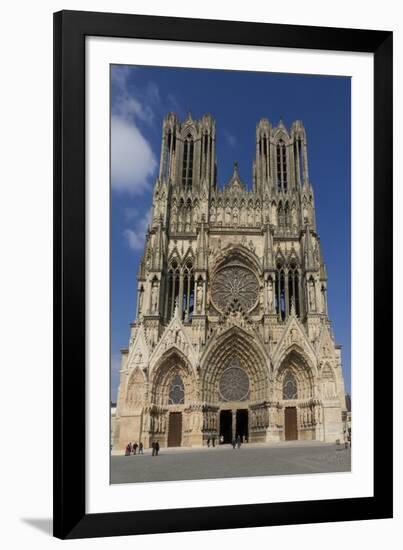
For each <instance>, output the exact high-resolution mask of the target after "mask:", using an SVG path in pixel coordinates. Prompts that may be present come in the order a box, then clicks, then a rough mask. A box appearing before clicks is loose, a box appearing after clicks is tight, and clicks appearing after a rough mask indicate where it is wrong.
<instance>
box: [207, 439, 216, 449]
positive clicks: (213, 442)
mask: <svg viewBox="0 0 403 550" xmlns="http://www.w3.org/2000/svg"><path fill="white" fill-rule="evenodd" d="M210 445H212V446H213V447H215V437H212V438H211V439H210V438H208V439H207V447H210Z"/></svg>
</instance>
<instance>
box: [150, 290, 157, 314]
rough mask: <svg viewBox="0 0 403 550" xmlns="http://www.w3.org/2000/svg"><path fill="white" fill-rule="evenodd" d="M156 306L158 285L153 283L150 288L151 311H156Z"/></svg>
mask: <svg viewBox="0 0 403 550" xmlns="http://www.w3.org/2000/svg"><path fill="white" fill-rule="evenodd" d="M157 308H158V286H157V284H153V287H152V290H151V311H152V312H153V313H156V312H157Z"/></svg>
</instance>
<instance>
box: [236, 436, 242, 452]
mask: <svg viewBox="0 0 403 550" xmlns="http://www.w3.org/2000/svg"><path fill="white" fill-rule="evenodd" d="M236 446H237V447H238V449H240V448H241V436H240V435H239V434H238V436H237V438H236Z"/></svg>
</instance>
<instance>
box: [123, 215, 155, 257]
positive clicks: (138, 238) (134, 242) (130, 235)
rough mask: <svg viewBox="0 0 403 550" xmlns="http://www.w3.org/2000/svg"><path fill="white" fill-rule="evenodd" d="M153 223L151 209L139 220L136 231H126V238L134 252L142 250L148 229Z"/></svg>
mask: <svg viewBox="0 0 403 550" xmlns="http://www.w3.org/2000/svg"><path fill="white" fill-rule="evenodd" d="M150 221H151V208H150V209H149V210H148V211H147V212H146V213H145V215H144V216H143V217H142V218H140V220H138V222H137V223H136V224H135V227H134V229H125V231H124V236H125V237H126V239H127V242H128V245H129V247H130V248H131V249H132V250H142V248H143V246H144V239H145V235H146V231H147V227H148V225H149V224H150Z"/></svg>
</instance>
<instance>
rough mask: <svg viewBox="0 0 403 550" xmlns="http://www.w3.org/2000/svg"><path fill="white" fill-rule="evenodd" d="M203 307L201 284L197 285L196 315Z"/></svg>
mask: <svg viewBox="0 0 403 550" xmlns="http://www.w3.org/2000/svg"><path fill="white" fill-rule="evenodd" d="M202 307H203V286H202V285H201V284H198V285H197V313H201V312H202Z"/></svg>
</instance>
